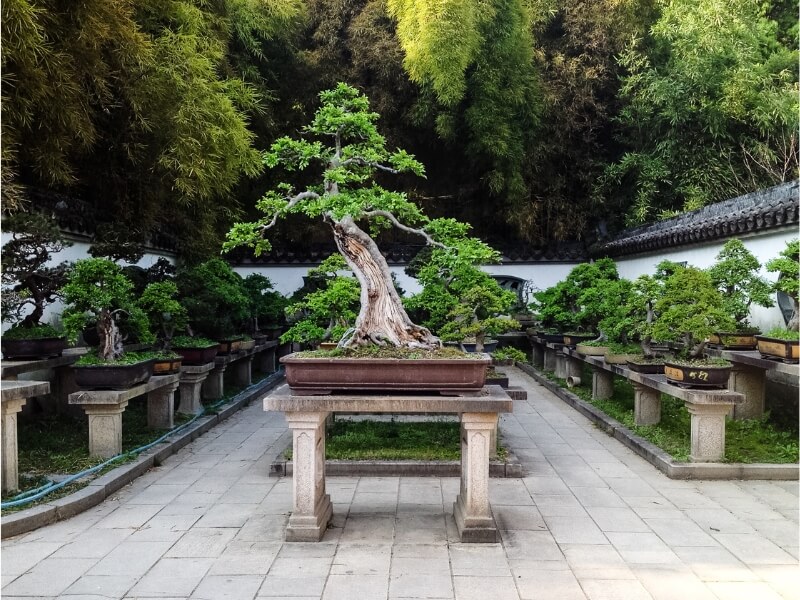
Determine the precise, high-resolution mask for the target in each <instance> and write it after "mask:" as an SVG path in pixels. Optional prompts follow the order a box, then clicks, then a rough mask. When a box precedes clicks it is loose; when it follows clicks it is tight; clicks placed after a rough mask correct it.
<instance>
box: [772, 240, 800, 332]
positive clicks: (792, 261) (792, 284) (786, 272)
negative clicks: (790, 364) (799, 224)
mask: <svg viewBox="0 0 800 600" xmlns="http://www.w3.org/2000/svg"><path fill="white" fill-rule="evenodd" d="M767 271H770V272H771V273H778V280H777V281H776V282H775V284H774V286H773V289H775V290H776V291H779V292H783V293H784V294H786V295H787V296H788V297H789V298H790V299H791V301H792V306H793V309H794V310H793V312H792V316H791V317H790V318H789V322H788V323H787V324H786V329H787V330H788V331H787V333H789V332H791V336H792V337H788V336H787V338H788V339H796V334H795V333H794V332H797V331H798V330H800V308H799V306H800V302H799V301H798V296H799V295H800V290H798V286H800V282H799V281H798V278H800V239H794V240H792V241H791V242H787V243H786V248H784V249H783V251H782V252H781V253H780V254H779V255H778V256H777V257H776V258H773V259H772V260H770V261H768V262H767ZM770 333H775V332H770ZM773 337H778V336H773Z"/></svg>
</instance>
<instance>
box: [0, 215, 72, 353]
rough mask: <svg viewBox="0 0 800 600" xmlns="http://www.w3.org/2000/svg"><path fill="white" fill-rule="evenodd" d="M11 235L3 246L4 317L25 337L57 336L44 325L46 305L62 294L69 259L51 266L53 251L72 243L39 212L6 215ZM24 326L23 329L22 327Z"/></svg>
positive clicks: (6, 222) (51, 221) (6, 227)
mask: <svg viewBox="0 0 800 600" xmlns="http://www.w3.org/2000/svg"><path fill="white" fill-rule="evenodd" d="M3 229H4V230H5V231H8V232H11V239H10V240H9V241H8V242H6V244H5V245H4V246H3V253H2V267H3V274H2V283H3V311H2V312H3V321H7V322H13V323H15V326H14V329H20V331H19V333H17V334H12V335H20V336H24V337H55V336H57V335H58V333H57V332H56V331H55V329H53V328H52V327H51V326H49V325H42V324H41V319H42V317H43V316H44V309H45V307H46V306H47V305H48V304H52V303H53V302H55V301H56V300H57V299H59V298H60V296H61V288H62V287H63V286H64V284H65V283H66V281H67V273H68V271H69V267H70V265H69V263H67V262H62V263H60V264H58V265H54V266H49V263H50V261H51V259H52V254H53V253H55V252H60V251H61V250H63V249H64V248H67V247H69V246H71V244H70V243H69V242H67V241H66V240H64V237H63V236H62V235H61V231H60V230H59V228H58V225H57V224H56V223H55V221H53V220H52V219H51V218H49V217H47V216H45V215H42V214H39V213H16V214H14V215H12V216H9V217H5V218H4V219H3ZM23 330H24V331H23Z"/></svg>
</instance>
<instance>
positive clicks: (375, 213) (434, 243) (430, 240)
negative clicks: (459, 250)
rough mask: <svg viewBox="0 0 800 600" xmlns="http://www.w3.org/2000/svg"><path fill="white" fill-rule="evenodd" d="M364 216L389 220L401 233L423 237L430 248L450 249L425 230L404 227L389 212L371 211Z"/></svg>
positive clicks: (363, 214)
mask: <svg viewBox="0 0 800 600" xmlns="http://www.w3.org/2000/svg"><path fill="white" fill-rule="evenodd" d="M362 216H364V217H367V218H370V217H384V218H386V219H389V221H391V222H392V225H394V226H395V227H397V228H398V229H400V230H401V231H405V232H407V233H413V234H415V235H419V236H421V237H423V238H424V239H425V241H426V242H427V243H428V245H430V246H436V247H437V248H445V249H446V248H448V246H445V245H444V244H442V243H441V242H437V241H436V240H434V239H433V238H432V237H431V236H430V235H429V234H428V233H427V232H425V231H424V230H422V229H417V228H415V227H409V226H408V225H404V224H403V223H401V222H400V221H398V220H397V217H395V216H394V215H393V214H392V213H390V212H389V211H388V210H370V211H365V212H364V213H362Z"/></svg>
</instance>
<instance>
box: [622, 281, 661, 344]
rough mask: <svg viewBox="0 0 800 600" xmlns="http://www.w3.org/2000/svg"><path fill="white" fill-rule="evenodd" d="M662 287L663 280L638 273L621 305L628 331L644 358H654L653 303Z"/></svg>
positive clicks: (659, 294) (654, 317)
mask: <svg viewBox="0 0 800 600" xmlns="http://www.w3.org/2000/svg"><path fill="white" fill-rule="evenodd" d="M663 288H664V280H663V279H660V278H658V277H653V276H651V275H640V276H639V277H637V278H636V279H635V280H634V281H633V283H632V284H631V289H630V293H629V294H628V296H627V297H626V298H625V303H624V304H623V305H622V308H623V311H624V314H625V318H626V319H627V320H628V322H629V323H630V332H631V333H632V334H633V337H635V338H636V339H638V340H639V345H640V346H641V348H642V354H643V355H644V357H645V358H646V359H652V358H655V353H654V352H653V347H652V343H653V329H654V328H655V322H656V310H655V304H656V301H657V300H658V298H659V297H661V293H662V291H663Z"/></svg>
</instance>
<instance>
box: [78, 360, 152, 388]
mask: <svg viewBox="0 0 800 600" xmlns="http://www.w3.org/2000/svg"><path fill="white" fill-rule="evenodd" d="M155 362H156V359H155V358H148V359H146V360H142V361H139V362H137V363H132V364H129V365H116V364H106V365H73V366H72V368H73V369H74V373H75V383H76V385H77V386H78V387H79V388H81V389H84V390H127V389H128V388H132V387H133V386H135V385H138V384H140V383H145V382H147V381H148V380H149V379H150V377H152V375H153V367H154V366H155Z"/></svg>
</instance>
